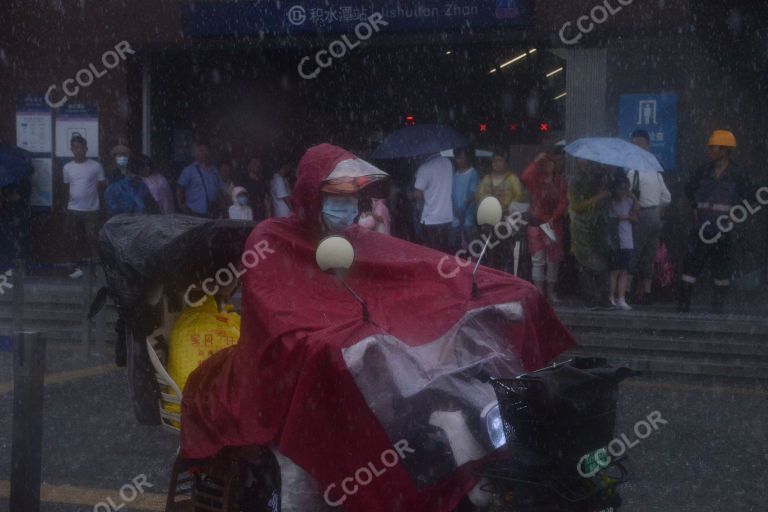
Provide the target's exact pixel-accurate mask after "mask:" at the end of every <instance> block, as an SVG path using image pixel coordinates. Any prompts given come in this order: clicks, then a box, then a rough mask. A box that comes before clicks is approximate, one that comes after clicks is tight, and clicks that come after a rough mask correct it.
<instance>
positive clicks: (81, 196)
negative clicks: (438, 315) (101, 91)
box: [64, 133, 106, 279]
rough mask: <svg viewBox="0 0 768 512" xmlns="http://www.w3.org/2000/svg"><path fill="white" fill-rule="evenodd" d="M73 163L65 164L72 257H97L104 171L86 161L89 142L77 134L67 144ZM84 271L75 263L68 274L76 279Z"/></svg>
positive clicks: (65, 193) (93, 259)
mask: <svg viewBox="0 0 768 512" xmlns="http://www.w3.org/2000/svg"><path fill="white" fill-rule="evenodd" d="M70 149H71V150H72V155H73V156H74V158H73V160H72V161H71V162H69V163H67V164H66V165H64V185H65V186H64V204H65V205H66V214H67V228H68V233H69V234H70V236H71V237H72V240H73V241H74V242H75V251H76V254H75V256H76V257H77V258H82V257H83V253H85V257H89V256H90V258H91V262H95V261H97V260H98V258H99V253H98V250H97V247H96V236H97V234H98V229H99V221H100V210H101V195H102V194H103V192H104V185H105V183H106V182H105V178H104V169H103V168H102V167H101V164H100V163H98V162H96V161H95V160H90V159H88V158H86V156H85V155H86V153H87V151H88V143H87V142H86V140H85V138H83V137H82V136H81V135H80V134H78V133H76V134H74V135H73V136H72V139H71V141H70ZM82 276H83V271H82V270H81V269H80V267H79V265H78V264H77V263H76V264H75V269H74V271H73V272H72V273H71V274H70V275H69V277H71V278H72V279H79V278H81V277H82Z"/></svg>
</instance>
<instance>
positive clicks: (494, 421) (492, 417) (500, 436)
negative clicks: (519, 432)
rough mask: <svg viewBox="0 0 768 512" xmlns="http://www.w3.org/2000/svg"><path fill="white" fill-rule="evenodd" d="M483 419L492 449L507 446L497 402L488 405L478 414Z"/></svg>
mask: <svg viewBox="0 0 768 512" xmlns="http://www.w3.org/2000/svg"><path fill="white" fill-rule="evenodd" d="M480 415H481V417H482V418H484V419H485V428H486V430H487V431H488V438H489V439H490V440H491V444H492V445H493V447H494V448H501V447H502V446H504V445H505V444H507V436H505V435H504V422H503V421H502V419H501V411H500V410H499V403H498V402H491V403H490V404H488V405H487V406H486V407H485V409H483V412H482V413H481V414H480Z"/></svg>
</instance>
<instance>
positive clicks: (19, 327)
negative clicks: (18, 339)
mask: <svg viewBox="0 0 768 512" xmlns="http://www.w3.org/2000/svg"><path fill="white" fill-rule="evenodd" d="M14 263H15V266H16V269H15V273H14V278H13V331H14V332H20V331H23V330H24V281H25V277H26V276H25V275H24V271H25V270H26V269H25V268H24V267H25V266H24V261H23V260H16V261H15V262H14Z"/></svg>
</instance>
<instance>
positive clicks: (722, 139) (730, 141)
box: [707, 130, 736, 148]
mask: <svg viewBox="0 0 768 512" xmlns="http://www.w3.org/2000/svg"><path fill="white" fill-rule="evenodd" d="M707 145H708V146H722V147H725V148H735V147H736V137H734V136H733V133H731V132H729V131H728V130H715V131H713V132H712V135H710V136H709V143H708V144H707Z"/></svg>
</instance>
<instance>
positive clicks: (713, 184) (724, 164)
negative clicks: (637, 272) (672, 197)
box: [677, 130, 754, 314]
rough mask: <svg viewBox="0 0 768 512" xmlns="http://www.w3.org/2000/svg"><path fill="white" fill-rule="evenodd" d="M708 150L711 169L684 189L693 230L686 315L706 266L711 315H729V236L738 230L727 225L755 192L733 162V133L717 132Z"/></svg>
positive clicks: (683, 293)
mask: <svg viewBox="0 0 768 512" xmlns="http://www.w3.org/2000/svg"><path fill="white" fill-rule="evenodd" d="M708 146H709V151H708V156H709V163H707V164H705V165H703V166H701V167H699V168H698V169H697V170H696V171H694V173H693V174H692V175H691V177H690V178H689V180H688V183H687V184H686V186H685V195H686V197H687V198H688V201H689V202H690V204H691V215H692V217H693V225H692V227H691V231H690V234H689V236H688V245H687V253H686V256H685V260H684V263H683V276H682V280H681V282H680V295H679V298H678V304H677V310H678V311H679V312H681V313H686V312H688V311H690V309H691V296H692V294H693V288H694V286H695V284H696V281H697V280H698V278H699V276H700V275H701V272H702V271H703V270H704V266H705V265H706V264H707V263H709V265H710V273H711V274H712V279H713V280H714V289H713V292H712V312H713V313H716V314H722V313H723V312H724V309H725V296H726V294H727V292H728V289H729V287H730V284H731V281H730V277H731V265H730V263H731V246H732V237H731V234H730V231H731V230H732V229H733V227H732V224H731V227H730V229H723V224H724V223H723V221H722V219H723V218H725V219H726V221H727V220H728V215H729V212H730V211H731V208H733V207H734V206H735V205H737V204H739V203H740V202H741V201H742V200H743V199H746V198H748V197H750V196H751V195H752V193H753V192H754V187H753V185H752V183H751V181H750V179H749V175H748V174H747V173H745V172H743V171H742V170H741V169H739V167H738V166H737V165H736V164H734V163H733V162H732V161H731V151H733V149H734V148H736V137H734V135H733V133H731V132H729V131H727V130H715V131H714V132H712V135H711V136H710V137H709V143H708ZM725 227H726V228H727V226H725Z"/></svg>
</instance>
